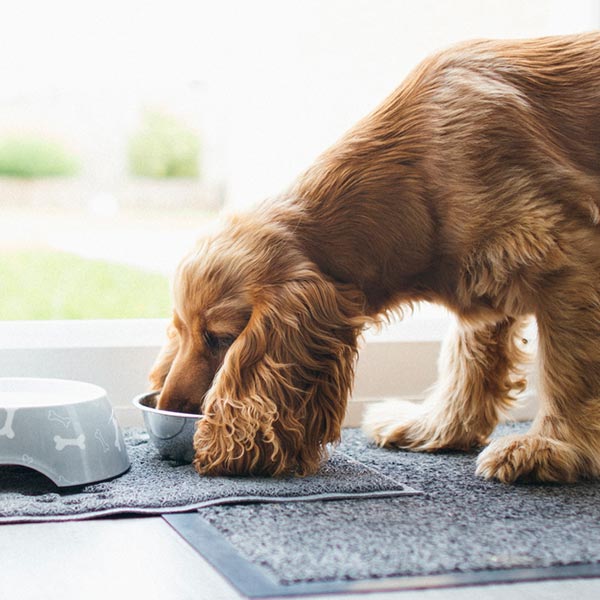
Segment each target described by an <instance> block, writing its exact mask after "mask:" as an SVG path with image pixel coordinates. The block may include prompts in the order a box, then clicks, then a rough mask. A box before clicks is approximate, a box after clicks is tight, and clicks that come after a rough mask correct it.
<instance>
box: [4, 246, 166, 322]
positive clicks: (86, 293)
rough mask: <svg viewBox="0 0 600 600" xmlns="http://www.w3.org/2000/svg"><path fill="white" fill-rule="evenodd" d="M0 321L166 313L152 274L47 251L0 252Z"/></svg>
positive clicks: (162, 290) (159, 282)
mask: <svg viewBox="0 0 600 600" xmlns="http://www.w3.org/2000/svg"><path fill="white" fill-rule="evenodd" d="M0 281H1V282H2V293H1V294H0V320H3V321H4V320H10V321H13V320H37V319H127V318H166V317H168V316H169V315H170V313H171V308H170V307H171V300H170V294H169V282H168V279H167V277H165V276H163V275H160V274H158V273H148V272H146V271H143V270H142V269H137V268H134V267H129V266H126V265H120V264H115V263H111V262H107V261H102V260H90V259H86V258H81V257H79V256H76V255H73V254H68V253H65V252H57V251H53V250H42V249H33V250H12V251H11V250H7V251H3V252H2V251H0Z"/></svg>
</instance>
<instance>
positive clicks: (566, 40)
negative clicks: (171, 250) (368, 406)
mask: <svg viewBox="0 0 600 600" xmlns="http://www.w3.org/2000/svg"><path fill="white" fill-rule="evenodd" d="M599 220H600V34H599V33H590V34H584V35H578V36H566V37H551V38H542V39H537V40H525V41H516V42H515V41H476V42H471V43H467V44H462V45H459V46H456V47H454V48H451V49H449V50H447V51H445V52H441V53H439V54H436V55H435V56H432V57H430V58H429V59H427V60H426V61H424V62H423V63H422V64H421V65H420V66H419V67H418V68H417V69H416V70H415V71H414V72H413V73H412V74H411V75H410V76H409V77H408V78H407V80H406V81H405V82H404V83H403V84H402V85H401V86H400V87H399V88H398V89H397V90H396V91H395V92H394V93H393V94H392V95H391V96H390V97H389V98H388V99H387V100H385V101H384V103H383V104H382V105H381V106H380V107H379V108H377V109H376V110H375V111H374V112H373V113H371V114H370V115H368V116H367V117H366V118H365V119H363V120H362V121H361V122H359V123H358V124H357V125H356V126H355V127H354V128H353V129H352V130H351V131H349V132H348V133H347V134H346V135H345V136H344V137H343V138H342V139H341V140H340V141H339V142H338V143H337V144H336V145H334V146H333V147H332V148H330V149H329V150H328V151H326V152H325V153H324V154H323V155H322V156H321V157H320V158H319V159H318V160H317V161H316V162H315V164H314V165H313V166H312V167H311V168H309V169H308V171H307V172H306V173H304V174H303V175H302V176H301V177H300V178H299V179H298V180H297V181H296V182H295V183H294V185H293V186H292V187H291V188H290V189H289V190H288V191H287V192H286V193H285V194H282V196H281V197H279V198H277V199H275V200H274V201H271V202H269V203H267V204H264V205H262V206H260V207H259V208H258V209H256V210H254V211H252V212H251V213H249V214H247V215H243V216H241V217H238V218H236V219H233V220H231V221H230V222H229V223H228V225H227V226H226V227H225V228H224V229H223V230H222V231H221V232H220V233H219V234H217V235H215V236H213V237H211V238H210V239H208V240H205V241H204V242H202V243H201V244H199V245H198V247H197V248H196V249H195V250H194V251H193V252H192V253H191V254H190V255H189V256H188V257H186V258H185V259H184V261H183V262H182V264H181V265H180V267H179V270H178V273H177V276H176V282H175V286H174V304H175V306H174V318H173V324H172V326H171V328H170V333H169V336H170V338H169V343H168V345H167V346H166V347H165V349H164V350H163V351H162V352H161V355H160V356H159V358H158V360H157V363H156V365H155V367H154V369H153V372H152V374H151V381H152V385H153V387H154V388H155V389H162V393H161V395H160V398H159V407H162V408H169V409H175V410H184V411H195V412H200V411H202V412H203V413H204V415H205V416H204V419H202V420H201V421H200V423H199V425H198V429H197V432H196V436H195V451H196V457H195V463H194V464H195V466H196V468H197V470H198V471H199V472H200V473H210V474H238V473H262V474H272V475H279V474H283V473H290V472H294V473H298V474H308V473H312V472H314V471H315V470H316V469H317V468H318V466H319V464H320V462H321V460H322V458H323V455H324V453H325V451H326V446H327V444H329V443H330V442H335V441H336V440H337V439H338V438H339V434H340V427H341V423H342V419H343V416H344V411H345V407H346V402H347V398H348V395H349V394H350V391H351V386H352V380H353V370H354V364H355V360H356V355H357V340H358V338H359V336H360V333H361V330H362V329H363V327H364V326H365V325H366V324H367V323H372V322H374V321H376V320H377V319H380V318H381V317H384V316H385V315H387V314H389V313H390V311H395V310H398V309H399V308H401V307H402V306H403V305H407V304H411V303H413V302H416V301H420V300H426V301H431V302H437V303H441V304H443V305H444V306H446V307H448V308H449V309H450V310H452V311H453V312H454V313H455V314H456V315H457V326H456V328H455V331H453V333H452V334H451V336H450V337H449V338H448V340H447V341H446V343H445V345H444V348H443V352H442V356H441V358H440V377H439V382H438V384H437V386H436V387H435V389H434V390H433V391H432V393H431V395H430V396H429V398H428V399H427V400H426V401H425V403H424V404H422V405H413V404H410V403H406V402H399V403H395V404H383V405H379V406H376V407H374V408H373V409H372V410H371V411H370V412H369V414H367V416H366V418H365V425H364V426H365V430H366V431H367V432H368V433H369V434H370V435H371V436H372V437H373V438H374V439H375V440H376V441H377V442H378V443H379V444H381V445H385V446H398V447H402V448H409V449H413V450H426V451H433V450H437V449H441V448H459V449H468V448H471V447H473V446H479V445H482V444H485V443H486V442H487V438H488V436H489V434H490V432H491V431H492V430H493V429H494V427H495V425H496V423H497V422H498V419H499V416H500V413H501V412H502V411H503V410H504V409H506V408H507V407H508V406H510V404H511V402H512V401H513V396H514V393H515V392H516V391H517V390H519V389H521V388H522V387H523V381H522V377H521V376H520V373H519V365H520V363H521V362H522V358H523V356H522V354H521V351H520V349H519V346H518V341H519V339H520V337H521V334H520V331H521V329H522V326H523V322H524V319H525V318H526V317H528V316H530V315H533V316H535V318H536V319H537V322H538V328H539V339H540V344H539V346H540V348H539V357H538V360H539V371H540V377H541V390H540V394H541V409H540V412H539V415H538V416H537V418H536V420H535V422H534V423H533V426H532V428H531V430H530V431H529V432H528V433H527V434H525V435H518V436H511V437H507V438H501V439H498V440H495V441H494V442H493V443H491V444H490V445H489V446H488V447H487V448H486V449H485V450H483V452H482V453H481V454H480V456H479V460H478V472H479V473H480V474H481V475H483V476H485V477H495V478H497V479H499V480H501V481H513V480H515V479H517V478H533V479H538V480H551V481H574V480H576V479H578V478H581V477H597V476H598V475H600V277H599V271H600V231H599ZM399 368H401V365H399Z"/></svg>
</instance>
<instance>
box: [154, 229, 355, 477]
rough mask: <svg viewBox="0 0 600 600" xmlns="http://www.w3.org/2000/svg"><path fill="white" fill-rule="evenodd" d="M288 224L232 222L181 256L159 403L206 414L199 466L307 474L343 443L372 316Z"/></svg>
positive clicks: (158, 378) (158, 368)
mask: <svg viewBox="0 0 600 600" xmlns="http://www.w3.org/2000/svg"><path fill="white" fill-rule="evenodd" d="M361 302H362V299H361V297H360V296H359V295H358V294H357V293H356V292H354V291H352V290H349V289H345V288H344V287H343V286H339V285H334V284H333V283H332V282H331V281H330V280H329V279H327V278H326V277H324V276H323V274H322V273H320V271H319V270H318V269H317V267H316V266H315V265H314V263H312V262H310V261H309V260H307V259H306V258H305V257H304V255H303V253H302V252H301V251H300V250H299V249H298V247H297V246H296V243H295V241H294V238H293V236H292V235H290V234H289V233H288V232H287V230H286V229H285V228H283V227H281V226H278V225H276V224H271V223H265V222H264V220H263V221H253V220H252V219H250V218H247V219H238V220H234V221H232V222H231V223H230V224H229V225H228V226H227V227H226V228H225V229H224V230H223V231H222V233H220V234H219V235H217V236H214V237H212V238H210V239H209V240H207V241H205V242H204V243H203V244H201V245H200V246H198V247H197V249H196V250H195V251H194V252H193V253H192V254H190V255H189V256H188V257H187V258H186V259H184V261H183V262H182V263H181V265H180V267H179V269H178V271H177V274H176V278H175V285H174V317H173V322H172V325H171V327H170V333H169V336H170V339H169V343H168V344H167V346H166V347H165V349H163V352H162V353H161V356H160V357H159V359H158V360H157V363H156V365H155V367H154V369H153V372H152V374H151V380H152V383H153V386H154V387H155V388H156V389H159V388H162V392H161V394H160V397H159V402H158V407H159V408H162V409H167V410H175V411H179V412H182V411H185V412H202V413H203V415H204V417H203V419H201V420H200V421H199V424H198V427H197V431H196V435H195V440H194V446H195V461H194V464H195V466H196V468H197V470H198V471H199V472H201V473H211V474H242V473H253V474H270V475H279V474H283V473H290V472H294V473H298V474H308V473H311V472H314V471H315V470H316V469H317V468H318V466H319V464H320V462H321V459H322V456H323V454H324V451H325V446H326V444H328V443H330V442H334V441H336V440H337V439H338V438H339V434H340V428H341V423H342V420H343V417H344V412H345V408H346V402H347V397H348V395H349V392H350V389H351V385H352V380H353V373H354V364H355V359H356V347H357V346H356V344H357V337H358V335H359V333H360V330H361V329H362V326H363V324H364V320H363V319H362V317H361V316H360V314H361V312H362V311H361V310H360V308H361Z"/></svg>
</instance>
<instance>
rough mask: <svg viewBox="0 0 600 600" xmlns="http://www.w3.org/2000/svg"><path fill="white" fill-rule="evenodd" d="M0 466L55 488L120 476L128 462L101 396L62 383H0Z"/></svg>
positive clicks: (23, 380)
mask: <svg viewBox="0 0 600 600" xmlns="http://www.w3.org/2000/svg"><path fill="white" fill-rule="evenodd" d="M0 465H21V466H24V467H29V468H31V469H34V470H36V471H39V472H40V473H43V474H44V475H46V476H47V477H49V478H50V479H51V480H52V481H53V482H54V483H55V484H56V485H58V486H60V487H65V486H71V485H82V484H86V483H92V482H96V481H102V480H104V479H110V478H111V477H116V476H117V475H121V474H122V473H124V472H125V471H127V469H128V468H129V457H128V456H127V449H126V448H125V444H124V443H123V436H122V434H121V430H120V428H119V424H118V423H117V420H116V419H115V416H114V412H113V409H112V406H111V404H110V402H109V400H108V397H107V395H106V392H105V390H103V389H102V388H101V387H98V386H97V385H92V384H91V383H83V382H81V381H67V380H64V379H36V378H13V377H5V378H0Z"/></svg>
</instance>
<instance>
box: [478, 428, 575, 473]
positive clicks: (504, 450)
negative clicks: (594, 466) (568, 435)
mask: <svg viewBox="0 0 600 600" xmlns="http://www.w3.org/2000/svg"><path fill="white" fill-rule="evenodd" d="M579 465H580V460H579V457H578V455H577V453H576V451H575V449H574V448H573V446H571V445H570V444H567V443H566V442H562V441H560V440H556V439H553V438H549V437H545V436H541V435H535V434H525V435H509V436H505V437H502V438H499V439H497V440H494V441H493V442H492V443H491V444H490V445H489V446H488V447H487V448H486V449H485V450H483V451H482V452H481V454H480V455H479V457H478V458H477V471H476V473H477V475H481V476H482V477H484V478H486V479H498V480H499V481H502V482H503V483H511V482H513V481H516V480H517V479H520V480H524V481H555V482H563V483H569V482H573V481H576V480H577V478H578V474H579Z"/></svg>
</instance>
